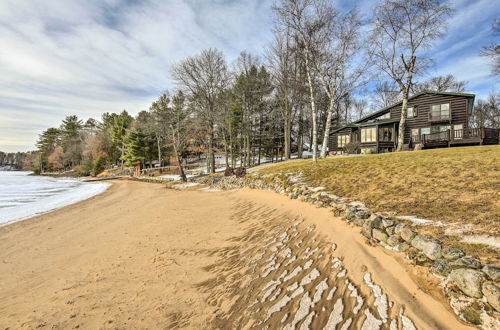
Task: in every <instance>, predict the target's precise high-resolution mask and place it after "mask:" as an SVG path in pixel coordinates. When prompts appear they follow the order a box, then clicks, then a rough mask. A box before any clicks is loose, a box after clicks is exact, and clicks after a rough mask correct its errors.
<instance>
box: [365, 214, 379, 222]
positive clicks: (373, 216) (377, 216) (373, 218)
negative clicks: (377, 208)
mask: <svg viewBox="0 0 500 330" xmlns="http://www.w3.org/2000/svg"><path fill="white" fill-rule="evenodd" d="M379 218H380V215H378V214H376V213H372V214H371V215H370V217H369V218H368V220H370V221H373V220H375V219H379Z"/></svg>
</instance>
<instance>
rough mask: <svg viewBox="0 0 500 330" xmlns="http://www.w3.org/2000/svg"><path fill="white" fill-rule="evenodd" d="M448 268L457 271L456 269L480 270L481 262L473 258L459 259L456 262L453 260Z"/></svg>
mask: <svg viewBox="0 0 500 330" xmlns="http://www.w3.org/2000/svg"><path fill="white" fill-rule="evenodd" d="M450 267H451V268H452V269H457V268H474V269H479V268H481V262H480V261H479V260H478V259H476V258H473V257H463V258H459V259H457V260H453V261H451V262H450Z"/></svg>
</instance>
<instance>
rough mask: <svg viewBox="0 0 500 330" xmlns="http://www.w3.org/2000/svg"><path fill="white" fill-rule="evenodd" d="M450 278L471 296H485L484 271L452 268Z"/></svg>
mask: <svg viewBox="0 0 500 330" xmlns="http://www.w3.org/2000/svg"><path fill="white" fill-rule="evenodd" d="M449 278H450V279H451V280H452V281H453V282H454V283H455V284H456V285H457V286H458V287H459V288H460V290H462V292H463V293H465V294H466V295H468V296H469V297H473V298H481V297H482V296H483V293H482V291H481V285H482V283H483V282H484V275H483V273H482V272H480V271H478V270H474V269H469V268H460V269H455V270H452V271H451V273H450V275H449Z"/></svg>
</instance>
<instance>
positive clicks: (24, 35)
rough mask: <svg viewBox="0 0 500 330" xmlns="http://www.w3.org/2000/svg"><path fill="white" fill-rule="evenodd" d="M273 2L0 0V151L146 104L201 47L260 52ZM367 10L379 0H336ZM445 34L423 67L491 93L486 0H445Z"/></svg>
mask: <svg viewBox="0 0 500 330" xmlns="http://www.w3.org/2000/svg"><path fill="white" fill-rule="evenodd" d="M272 2H273V1H272V0H232V1H231V0H212V1H210V0H185V1H182V0H163V1H138V0H81V1H75V0H50V1H35V0H32V1H25V0H2V1H0V150H2V151H24V150H31V149H34V143H35V142H36V140H37V137H38V134H40V133H41V132H42V131H43V130H44V129H47V128H48V127H57V126H58V125H59V124H60V122H61V120H62V119H63V118H64V117H65V116H67V115H70V114H76V115H78V116H79V117H81V118H83V119H87V118H89V117H95V118H99V117H100V115H101V114H102V113H103V112H106V111H107V112H119V111H121V110H123V109H127V110H128V111H129V112H130V113H132V114H135V113H137V112H138V111H140V110H143V109H147V108H148V107H149V105H150V104H151V102H152V101H153V100H154V99H155V98H156V97H157V96H158V95H159V93H160V92H161V91H163V90H165V89H167V88H172V87H173V82H172V81H171V79H170V75H169V70H170V68H171V66H172V65H173V64H174V63H176V62H178V61H180V60H182V59H183V58H185V57H187V56H190V55H193V54H196V53H197V52H199V51H201V50H202V49H204V48H208V47H216V48H218V49H220V50H222V51H223V52H224V53H225V55H226V57H227V59H228V62H229V63H231V62H232V61H234V59H235V58H236V57H237V56H238V54H239V53H240V52H241V51H242V50H246V51H249V52H251V53H254V54H256V55H263V54H264V47H265V46H266V44H267V43H268V42H269V41H270V40H271V28H272V13H271V4H272ZM335 2H336V4H337V6H338V7H339V8H341V9H347V8H351V7H352V6H356V7H358V9H359V10H360V11H361V12H362V13H363V14H365V15H368V14H369V13H370V11H371V9H372V8H373V6H374V5H375V4H376V3H377V1H368V0H361V1H349V0H337V1H335ZM453 6H454V8H455V13H454V14H453V17H451V18H450V20H449V29H448V33H447V35H446V37H445V38H444V39H442V40H440V41H438V42H437V43H436V46H435V47H434V48H433V49H432V50H430V55H431V56H432V57H433V58H434V61H435V65H434V67H432V68H431V69H430V70H429V72H428V74H429V76H431V75H437V74H448V73H451V74H454V75H455V76H456V77H457V78H458V79H460V80H466V81H468V82H469V84H468V91H469V92H472V93H476V94H477V95H478V97H482V98H484V97H486V96H487V94H488V93H489V92H491V91H492V90H497V91H498V79H495V77H493V76H491V69H490V67H489V63H488V60H487V59H485V58H483V57H480V56H478V54H479V52H480V50H481V47H482V46H484V45H486V44H489V43H493V42H494V41H495V40H494V37H493V34H492V32H491V24H492V22H493V21H494V19H495V18H498V17H500V6H498V2H497V1H494V0H479V1H471V0H469V1H466V0H456V1H454V2H453Z"/></svg>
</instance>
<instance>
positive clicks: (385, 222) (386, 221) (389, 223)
mask: <svg viewBox="0 0 500 330" xmlns="http://www.w3.org/2000/svg"><path fill="white" fill-rule="evenodd" d="M382 226H384V228H387V227H390V226H394V220H392V219H388V218H382Z"/></svg>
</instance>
